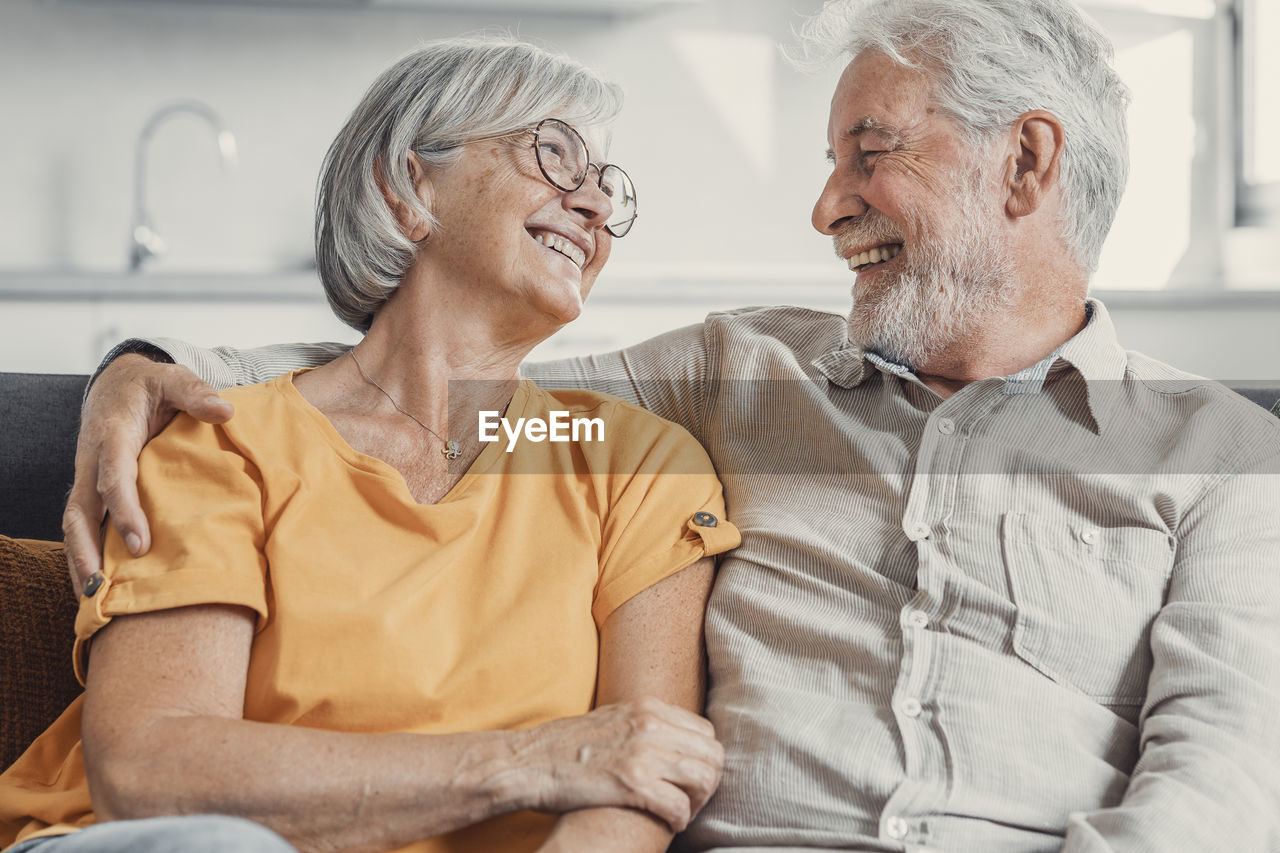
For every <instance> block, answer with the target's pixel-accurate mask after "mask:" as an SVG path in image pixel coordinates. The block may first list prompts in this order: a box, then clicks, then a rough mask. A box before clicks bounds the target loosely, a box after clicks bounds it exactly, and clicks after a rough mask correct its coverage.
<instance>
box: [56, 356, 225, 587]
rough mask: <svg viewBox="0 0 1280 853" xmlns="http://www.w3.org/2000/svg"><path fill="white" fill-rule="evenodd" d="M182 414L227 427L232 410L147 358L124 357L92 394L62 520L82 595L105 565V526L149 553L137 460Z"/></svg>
mask: <svg viewBox="0 0 1280 853" xmlns="http://www.w3.org/2000/svg"><path fill="white" fill-rule="evenodd" d="M178 412H187V413H188V414H190V415H192V416H193V417H196V418H199V419H200V420H202V421H206V422H207V423H215V424H216V423H224V422H225V421H227V420H229V419H230V418H231V416H232V414H233V413H234V412H233V409H232V407H231V404H230V403H228V402H227V401H226V400H224V399H222V398H221V397H219V396H218V395H217V393H216V392H215V391H214V390H213V388H212V387H211V386H210V385H208V384H207V383H206V382H204V381H203V380H201V379H200V378H199V377H198V376H196V375H195V374H194V373H192V372H191V371H190V370H188V369H187V368H185V367H181V366H179V365H175V364H159V363H157V362H155V361H152V360H151V359H149V358H147V357H146V356H145V355H139V354H136V353H134V354H128V355H122V356H120V357H119V358H117V359H116V360H115V361H113V362H112V363H111V364H110V365H108V366H107V367H106V368H105V369H104V370H103V371H102V373H100V374H99V375H98V377H97V379H96V380H95V381H94V383H93V386H92V387H91V388H90V389H89V393H88V395H87V396H86V398H85V402H84V408H83V410H82V411H81V413H80V437H79V438H78V440H77V442H76V467H75V482H74V483H73V484H72V486H71V494H70V495H69V496H68V498H67V508H66V511H65V512H63V515H62V532H63V535H64V536H65V537H66V554H67V566H68V568H69V569H70V571H71V583H72V584H73V585H74V586H75V589H76V594H77V595H79V593H80V591H81V589H82V588H83V586H84V582H85V580H86V579H87V578H88V577H89V576H90V575H92V574H93V573H94V572H96V571H98V570H99V569H100V568H101V567H102V535H101V534H102V521H103V518H104V517H105V516H106V515H107V514H110V516H111V519H112V523H114V524H115V526H116V529H117V530H118V531H119V532H120V535H121V537H123V538H124V541H125V543H126V544H127V545H128V547H129V550H130V551H131V552H132V553H133V554H134V555H135V556H136V555H141V554H145V553H146V552H147V550H148V549H150V547H151V532H150V529H149V527H148V525H147V519H146V516H145V515H143V513H142V506H141V504H140V503H139V501H138V483H137V480H138V455H139V454H141V453H142V448H143V447H144V446H145V445H146V443H147V442H148V441H150V440H151V439H152V438H154V437H155V436H156V435H158V434H159V432H160V430H162V429H164V427H165V425H166V424H168V423H169V421H170V420H172V419H173V416H174V415H176V414H177V413H178Z"/></svg>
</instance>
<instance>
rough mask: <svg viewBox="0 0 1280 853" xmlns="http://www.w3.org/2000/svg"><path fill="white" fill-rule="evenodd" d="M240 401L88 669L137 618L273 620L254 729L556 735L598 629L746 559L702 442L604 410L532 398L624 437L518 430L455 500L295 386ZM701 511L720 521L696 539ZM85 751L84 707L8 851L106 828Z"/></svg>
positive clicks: (185, 447) (488, 838) (483, 826)
mask: <svg viewBox="0 0 1280 853" xmlns="http://www.w3.org/2000/svg"><path fill="white" fill-rule="evenodd" d="M227 398H228V399H229V400H231V401H232V402H233V403H234V404H235V407H236V415H235V417H234V418H233V419H232V420H231V421H230V422H228V423H226V424H224V425H220V426H211V425H209V424H204V423H200V422H199V421H196V420H195V419H193V418H190V417H187V416H180V417H179V418H177V419H176V420H175V421H174V422H173V423H172V424H171V425H170V426H169V428H168V429H166V430H165V431H164V433H163V434H162V435H161V436H160V437H158V438H157V439H156V440H155V441H153V442H151V444H150V445H148V447H147V450H146V451H145V452H144V453H143V455H142V458H141V460H140V463H139V464H140V468H141V471H140V490H141V497H142V505H143V509H144V510H145V511H146V513H147V517H148V518H149V519H150V521H151V524H152V529H153V545H152V549H151V551H150V553H148V554H147V555H145V556H143V557H141V558H137V559H134V558H132V557H130V556H129V555H128V553H127V552H126V550H125V549H124V546H123V544H122V543H121V541H120V539H119V537H118V535H111V536H109V537H108V542H107V549H106V560H105V569H104V575H105V581H104V583H103V584H102V586H101V587H100V588H99V589H98V590H97V592H96V593H95V594H94V595H93V596H92V597H85V598H82V599H81V606H80V612H79V615H78V618H77V621H76V636H77V639H76V666H77V672H80V673H82V672H83V668H82V659H83V657H84V652H85V651H87V646H88V644H89V640H90V638H91V637H92V636H93V633H94V632H95V631H97V630H98V629H99V628H101V627H102V626H103V625H105V624H107V622H108V621H110V619H111V618H112V617H113V616H115V615H118V614H126V613H144V612H148V611H154V610H163V609H167V608H174V607H182V606H185V605H192V604H209V603H221V604H237V605H242V606H244V607H248V608H251V609H252V610H254V611H255V612H256V613H257V616H258V618H257V629H256V635H255V637H254V642H253V648H252V652H251V655H250V660H249V673H248V687H247V690H246V695H245V706H244V716H245V718H246V719H250V720H257V721H263V722H271V723H278V724H280V725H292V726H307V727H310V728H319V729H329V730H333V731H344V732H420V733H448V732H462V731H479V730H495V729H517V728H524V727H529V726H536V725H539V724H541V723H544V722H547V721H548V720H553V719H557V718H560V717H566V716H572V715H577V714H583V713H586V712H587V711H589V710H590V709H591V707H592V703H593V700H594V695H595V684H596V665H597V653H598V645H599V643H598V630H599V627H600V626H601V625H602V624H603V623H604V621H605V620H606V619H607V618H608V617H609V614H610V613H612V612H613V611H614V609H616V608H617V607H618V606H619V605H621V604H622V603H624V602H625V601H627V599H629V598H631V597H632V596H633V595H635V594H636V593H638V592H641V591H642V590H644V589H646V588H647V587H649V586H651V585H653V584H654V583H657V582H658V581H660V580H662V579H663V578H666V577H668V576H669V575H672V574H674V573H675V572H677V571H679V570H680V569H682V568H684V567H685V566H687V565H689V564H690V563H693V562H694V561H696V560H697V559H698V558H700V557H702V556H704V555H707V554H717V553H720V552H722V551H726V550H728V549H730V548H733V547H734V546H736V545H737V544H738V542H739V536H738V531H737V529H736V528H735V527H734V526H733V525H732V524H730V523H729V522H727V521H726V520H725V518H724V503H723V497H722V494H721V488H720V483H719V481H718V480H717V479H716V477H715V475H714V472H713V471H712V468H711V463H710V461H709V460H708V459H707V457H706V454H705V452H704V451H703V449H702V447H701V446H700V445H699V444H698V443H697V442H696V441H695V440H694V439H693V438H692V437H691V436H690V435H689V434H688V433H686V432H685V431H684V430H683V429H681V428H680V427H678V426H675V425H674V424H671V423H668V422H667V421H664V420H662V419H660V418H658V417H656V416H654V415H651V414H649V413H648V412H645V411H644V410H642V409H639V408H637V407H635V406H632V405H630V404H627V403H625V402H623V401H621V400H618V399H616V398H613V397H609V396H606V395H603V394H596V393H592V392H585V391H547V390H544V389H541V388H539V387H538V386H536V385H534V384H533V383H532V382H529V381H523V382H521V383H520V385H519V387H518V389H517V391H516V393H515V396H514V397H513V398H512V400H511V403H510V405H509V406H508V409H507V412H506V415H505V416H506V418H507V419H508V421H509V422H510V423H512V424H515V423H516V422H517V419H518V418H521V417H524V418H534V417H537V418H542V419H544V420H550V419H551V418H552V414H551V413H552V412H553V411H563V412H568V413H570V417H571V418H580V417H585V418H599V419H600V420H601V421H602V422H603V424H604V440H590V441H588V440H586V438H587V435H586V430H585V429H584V430H583V431H582V434H580V440H578V441H572V440H571V441H565V442H552V441H542V442H534V441H531V440H528V439H527V438H525V437H523V436H522V437H521V438H520V439H518V440H517V441H516V445H515V450H514V451H513V452H510V453H508V452H506V447H507V443H508V442H507V437H506V435H505V433H503V431H502V430H500V429H499V430H498V435H499V440H498V441H496V442H493V443H491V444H489V445H487V446H486V447H485V448H484V449H483V451H482V452H481V453H480V455H479V457H477V459H476V460H475V462H474V463H472V465H471V467H470V468H469V469H468V471H467V473H466V474H465V475H464V476H463V477H462V479H461V480H460V481H459V482H458V483H457V485H456V486H454V488H453V489H452V490H451V491H450V492H449V493H448V494H447V495H446V496H445V497H444V498H442V499H441V500H440V501H439V502H438V503H436V504H432V505H420V504H418V503H417V502H416V501H415V500H414V499H413V497H412V495H411V494H410V493H409V490H408V488H407V486H406V485H405V482H404V479H403V478H402V477H401V476H400V474H399V473H398V472H397V471H396V470H395V469H394V468H392V467H391V466H389V465H387V464H385V463H383V462H382V461H380V460H378V459H375V458H373V457H370V456H367V455H365V454H362V453H359V452H357V451H356V450H354V449H352V448H351V446H350V445H348V444H347V443H346V442H345V441H344V440H343V439H342V437H341V436H340V435H339V434H338V432H337V431H336V430H335V429H334V428H333V426H332V425H331V424H330V423H329V421H328V420H327V419H326V418H325V417H324V415H323V414H321V413H320V412H319V411H318V410H317V409H315V408H314V407H312V406H311V405H310V404H309V403H307V402H306V400H305V399H304V398H303V397H302V396H301V395H300V394H299V393H298V391H297V389H296V388H295V387H294V385H293V382H292V375H286V376H283V377H280V378H279V379H276V380H274V381H272V382H268V383H265V384H263V385H255V386H251V387H247V388H239V389H235V390H233V391H230V392H228V393H227ZM590 437H591V438H592V439H598V438H599V431H598V429H597V430H594V431H593V432H592V433H591V435H590ZM700 512H706V513H711V514H712V515H714V516H715V517H716V519H717V520H718V524H716V525H715V526H702V525H699V524H695V523H694V522H693V520H692V518H693V515H694V514H695V513H700ZM703 520H704V521H705V519H703ZM157 653H163V650H157ZM82 677H83V676H82ZM79 737H80V700H77V701H76V703H75V704H73V705H72V706H71V707H70V708H69V709H68V710H67V711H66V712H65V713H64V714H63V715H62V716H61V717H60V718H59V719H58V720H57V722H55V723H54V725H53V726H52V727H50V729H49V730H48V731H46V732H45V733H44V734H43V735H42V736H41V737H40V738H39V739H38V740H37V741H36V742H35V743H34V744H33V745H32V746H31V748H30V749H28V750H27V752H26V753H25V754H24V755H23V756H22V758H20V759H19V760H18V762H17V763H15V764H14V765H13V766H12V767H11V768H10V769H9V770H7V771H6V772H5V773H4V774H3V775H2V776H0V843H5V844H7V843H10V842H12V841H14V840H23V839H26V838H30V837H35V836H39V835H51V834H58V833H64V832H67V831H71V830H73V829H76V828H80V827H84V826H87V825H90V824H92V823H93V822H94V817H93V812H92V806H91V804H90V802H89V793H88V787H87V784H86V782H85V774H84V766H83V761H82V756H81V751H80V743H79ZM553 822H554V816H549V815H543V814H534V813H517V814H512V815H506V816H503V817H499V818H495V819H493V820H489V821H485V822H483V823H480V824H477V825H475V826H473V827H470V828H468V829H465V830H462V831H460V832H456V833H452V834H450V835H448V836H443V837H440V838H436V839H430V840H424V841H422V842H419V843H417V844H413V845H411V846H409V847H406V848H404V849H405V850H412V851H415V853H426V852H427V851H463V850H477V851H479V850H486V851H488V850H531V849H533V848H534V847H536V846H537V844H538V843H539V842H540V841H541V840H542V839H543V838H545V836H546V834H547V833H548V832H549V831H550V827H551V825H552V823H553Z"/></svg>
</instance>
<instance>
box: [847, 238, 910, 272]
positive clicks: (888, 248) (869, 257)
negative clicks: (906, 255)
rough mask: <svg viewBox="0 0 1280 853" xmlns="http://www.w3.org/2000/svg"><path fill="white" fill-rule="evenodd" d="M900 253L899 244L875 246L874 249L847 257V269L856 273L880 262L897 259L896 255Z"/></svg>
mask: <svg viewBox="0 0 1280 853" xmlns="http://www.w3.org/2000/svg"><path fill="white" fill-rule="evenodd" d="M901 251H902V244H901V243H889V244H887V245H884V246H876V247H875V248H874V249H868V250H867V251H865V252H862V253H861V254H857V255H850V256H849V269H851V270H853V271H854V272H857V271H858V270H859V269H861V268H862V267H866V266H870V265H871V264H878V263H880V262H881V261H887V260H890V259H892V258H896V257H898V253H899V252H901Z"/></svg>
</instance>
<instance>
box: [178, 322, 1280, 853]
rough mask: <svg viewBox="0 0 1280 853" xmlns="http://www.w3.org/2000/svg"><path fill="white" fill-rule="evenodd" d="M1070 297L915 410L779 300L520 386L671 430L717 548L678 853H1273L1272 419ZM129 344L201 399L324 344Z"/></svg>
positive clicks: (838, 339)
mask: <svg viewBox="0 0 1280 853" xmlns="http://www.w3.org/2000/svg"><path fill="white" fill-rule="evenodd" d="M1092 308H1093V315H1092V318H1091V322H1090V323H1089V324H1088V326H1087V327H1086V328H1085V329H1084V330H1083V331H1082V332H1081V333H1080V334H1078V335H1077V336H1076V337H1075V338H1073V339H1072V340H1070V341H1068V342H1067V343H1066V344H1065V345H1064V346H1063V347H1062V348H1060V350H1059V351H1058V352H1057V353H1055V354H1054V355H1053V356H1051V357H1050V358H1048V359H1046V360H1045V361H1044V362H1042V363H1041V364H1040V365H1037V366H1036V367H1035V368H1032V369H1029V370H1028V371H1024V372H1023V373H1021V374H1018V375H1017V376H1015V377H1009V378H1007V379H987V380H982V381H979V382H974V383H972V384H970V385H968V386H966V387H965V388H963V389H962V390H961V391H959V392H958V393H956V394H955V395H953V396H952V397H950V398H948V399H946V400H943V399H942V398H940V397H939V396H937V395H936V394H934V393H933V392H932V391H931V390H929V389H928V388H926V387H925V386H924V385H922V384H921V383H920V382H919V380H918V379H917V378H916V377H915V376H913V375H912V374H911V373H910V371H907V370H905V369H903V368H900V367H896V366H894V365H890V364H888V363H886V362H884V361H882V360H879V359H874V358H870V357H868V356H867V354H865V353H863V352H860V351H858V350H857V349H855V348H853V347H851V346H850V345H849V343H848V341H847V339H846V336H845V321H844V318H842V317H840V316H837V315H832V314H824V313H819V312H813V311H809V310H806V309H799V308H761V309H744V310H741V311H736V312H728V313H723V314H713V315H711V316H710V317H708V318H707V320H706V321H705V322H704V323H702V324H699V325H697V326H693V327H689V328H686V329H682V330H678V331H675V332H671V333H669V334H667V335H663V336H661V337H659V338H656V339H654V340H652V341H649V342H646V343H643V344H639V345H637V346H635V347H632V348H629V349H626V350H622V351H620V352H617V353H611V354H608V355H604V356H598V357H594V358H585V359H579V360H573V361H567V362H557V363H554V364H550V365H537V366H532V367H530V368H529V369H528V370H527V371H526V372H527V373H528V375H530V376H532V377H533V378H535V379H536V380H538V381H539V382H541V383H542V384H557V383H561V382H563V383H565V384H576V385H589V386H591V387H594V388H597V389H599V390H605V391H610V392H613V393H616V394H619V395H620V396H623V397H625V398H628V399H631V400H633V401H636V402H639V403H641V404H642V405H644V406H646V407H647V408H649V409H651V410H653V411H655V412H657V413H658V414H661V415H663V416H665V417H668V418H670V419H672V420H675V421H677V422H679V423H681V424H683V425H684V426H685V427H686V428H687V429H689V430H690V431H691V432H692V433H693V434H694V435H695V436H697V437H698V438H699V439H700V440H701V441H702V443H703V444H704V445H705V446H706V448H707V450H708V451H709V452H710V454H711V458H712V460H713V461H714V462H715V464H716V466H717V469H718V470H719V472H720V474H721V477H722V479H723V481H724V483H725V489H726V498H727V502H728V508H729V513H730V515H731V517H732V518H733V519H734V521H735V522H736V524H737V525H738V527H739V528H740V529H741V531H742V537H743V538H742V545H741V547H739V548H738V549H737V550H736V551H734V552H732V553H731V554H729V555H727V557H726V558H725V559H724V560H723V562H722V564H721V567H720V572H719V577H718V579H717V582H716V586H715V590H714V592H713V595H712V599H711V604H710V609H709V612H708V616H707V644H708V652H709V656H710V663H711V692H710V695H709V699H708V715H709V716H710V718H711V719H712V722H714V723H715V725H716V730H717V733H718V736H719V737H720V739H721V740H722V741H723V742H724V744H725V747H726V752H727V765H726V769H725V774H724V779H723V781H722V783H721V786H720V789H719V791H718V792H717V793H716V795H715V797H714V798H713V800H712V801H711V803H710V804H709V805H708V806H707V807H706V808H705V809H704V810H703V812H702V813H701V815H700V816H699V817H698V819H697V821H696V823H695V824H694V826H693V827H692V828H691V829H690V830H689V831H688V832H687V833H685V835H684V836H683V837H682V839H681V840H680V842H679V846H680V847H681V848H682V849H688V850H710V849H715V850H722V851H728V850H734V851H746V850H751V851H756V850H760V851H763V850H766V849H767V850H770V851H778V850H787V849H792V850H813V849H840V850H876V851H879V850H885V851H903V850H906V851H925V850H939V851H944V850H945V851H981V853H1000V851H1040V850H1046V851H1047V850H1059V849H1065V850H1069V851H1110V850H1115V851H1121V850H1150V851H1186V853H1193V851H1194V853H1205V851H1233V853H1235V851H1260V853H1262V852H1263V851H1276V850H1280V725H1277V723H1276V721H1275V718H1274V717H1273V716H1272V715H1273V714H1275V713H1276V709H1277V708H1280V421H1277V420H1276V419H1275V418H1272V417H1271V416H1270V415H1268V414H1267V413H1266V412H1265V411H1264V410H1263V409H1262V408H1260V407H1258V406H1254V405H1253V404H1251V403H1249V402H1247V401H1244V400H1242V399H1241V398H1239V397H1237V396H1236V395H1234V394H1232V393H1231V392H1229V391H1227V390H1226V389H1224V388H1222V387H1221V386H1218V385H1217V384H1216V383H1213V382H1210V381H1208V380H1201V379H1196V378H1194V377H1190V376H1187V375H1186V374H1182V373H1179V372H1177V371H1174V370H1172V369H1170V368H1168V367H1166V366H1164V365H1161V364H1159V363H1157V362H1154V361H1152V360H1150V359H1147V358H1145V357H1143V356H1141V355H1138V354H1135V353H1129V352H1125V351H1124V350H1122V349H1121V348H1120V346H1119V345H1118V344H1117V342H1116V339H1115V332H1114V328H1113V326H1112V324H1111V321H1110V319H1109V317H1108V316H1107V313H1106V311H1105V309H1104V308H1102V306H1101V305H1100V304H1099V303H1096V302H1094V303H1092ZM155 343H157V344H158V345H160V346H162V348H164V349H166V350H167V351H169V352H170V353H171V354H172V355H173V356H175V358H177V360H179V361H181V362H183V363H186V364H188V365H191V366H193V367H197V368H199V372H201V373H202V374H203V375H204V376H205V378H206V379H209V380H211V381H214V382H215V383H217V384H220V385H228V384H237V383H243V382H250V381H260V380H262V379H265V378H268V376H269V375H273V374H275V373H278V372H281V371H283V370H285V369H291V368H294V367H298V366H302V365H304V364H310V363H317V362H319V361H323V360H325V359H327V358H328V357H331V356H332V355H333V354H334V353H335V352H338V351H340V349H339V348H337V347H335V346H333V345H319V346H313V347H300V346H293V345H286V346H282V347H275V348H268V349H265V350H257V351H249V352H244V353H236V352H235V351H231V350H220V351H216V352H204V351H195V350H192V349H191V348H189V347H186V346H185V345H182V344H179V343H177V342H172V341H156V342H155Z"/></svg>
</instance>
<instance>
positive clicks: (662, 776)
mask: <svg viewBox="0 0 1280 853" xmlns="http://www.w3.org/2000/svg"><path fill="white" fill-rule="evenodd" d="M525 734H526V735H527V739H526V740H525V741H524V742H522V743H519V745H518V746H517V749H516V754H515V755H514V756H513V758H512V762H511V763H512V767H511V769H510V770H509V771H508V774H506V775H507V779H506V780H505V781H506V782H507V784H509V785H510V786H511V790H512V791H513V792H519V793H516V794H515V797H516V798H523V797H525V796H528V797H530V798H531V799H530V802H529V803H528V805H527V807H528V808H532V809H535V810H538V811H547V812H566V811H572V810H576V809H581V808H589V807H593V806H625V807H630V808H634V809H639V810H641V811H647V812H650V813H651V814H653V815H654V816H656V817H658V818H660V819H661V820H662V821H663V822H664V823H666V824H667V825H668V826H669V827H670V828H671V831H672V832H679V831H680V830H682V829H684V828H685V827H686V826H688V824H689V821H690V820H692V818H693V816H694V815H695V814H697V813H698V810H699V809H701V808H702V806H703V805H704V804H705V803H706V802H707V800H708V799H709V798H710V797H711V794H712V793H713V792H714V791H715V789H716V786H717V785H718V784H719V783H720V772H721V770H722V769H723V767H724V749H723V747H721V746H720V743H719V742H718V741H717V740H716V739H715V730H714V729H713V728H712V726H711V723H709V722H708V721H707V720H706V719H704V718H703V717H700V716H698V715H697V714H694V713H692V712H690V711H686V710H684V709H683V708H677V707H676V706H674V705H669V704H667V703H666V702H662V701H660V700H658V699H654V698H651V697H646V698H641V699H635V700H630V701H627V702H620V703H618V704H616V705H607V706H605V707H603V708H597V709H596V710H594V711H592V712H591V713H589V714H586V715H584V716H581V717H571V718H568V719H564V720H555V721H553V722H550V723H547V724H545V725H542V726H539V727H538V728H535V729H530V730H529V731H528V732H526V733H525ZM504 787H505V785H504Z"/></svg>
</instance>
